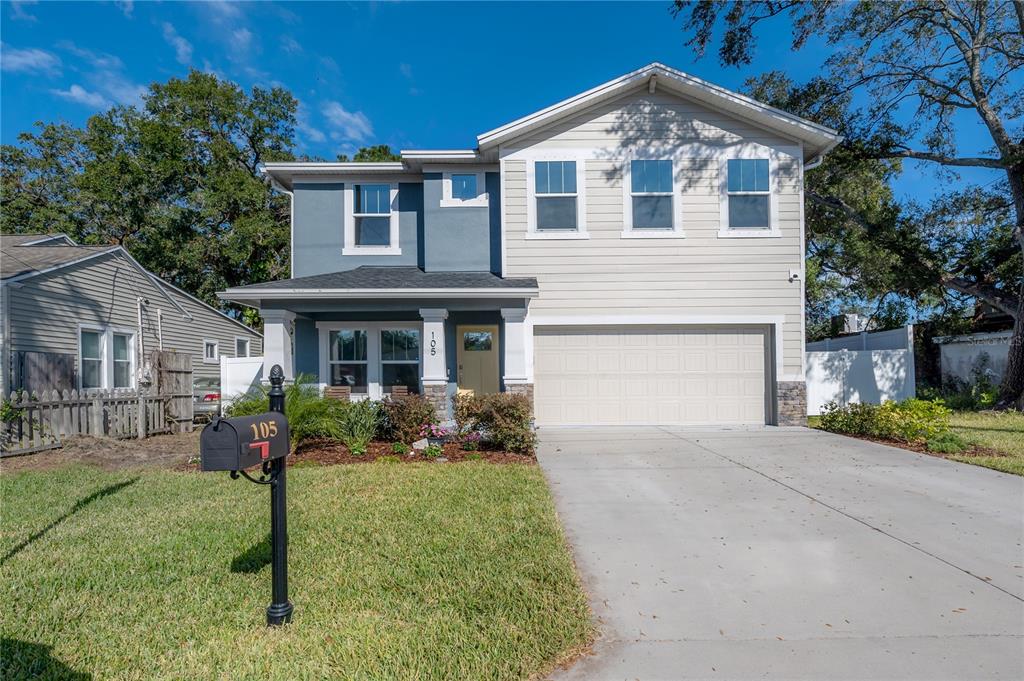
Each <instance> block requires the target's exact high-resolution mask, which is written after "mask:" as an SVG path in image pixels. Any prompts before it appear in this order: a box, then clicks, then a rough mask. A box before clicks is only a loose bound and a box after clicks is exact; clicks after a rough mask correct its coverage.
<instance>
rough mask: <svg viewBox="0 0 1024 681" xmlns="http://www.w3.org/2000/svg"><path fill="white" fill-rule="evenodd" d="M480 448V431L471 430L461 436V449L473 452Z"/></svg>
mask: <svg viewBox="0 0 1024 681" xmlns="http://www.w3.org/2000/svg"><path fill="white" fill-rule="evenodd" d="M479 448H480V433H478V432H476V431H473V432H471V433H467V434H466V436H465V437H463V438H462V449H463V451H467V452H475V451H476V450H477V449H479Z"/></svg>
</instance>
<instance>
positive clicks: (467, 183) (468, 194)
mask: <svg viewBox="0 0 1024 681" xmlns="http://www.w3.org/2000/svg"><path fill="white" fill-rule="evenodd" d="M488 198H489V197H488V194H487V191H486V189H485V180H484V173H483V172H476V171H474V172H470V171H463V172H445V173H443V174H442V175H441V207H442V208H444V207H449V208H458V207H466V206H486V205H487V202H488Z"/></svg>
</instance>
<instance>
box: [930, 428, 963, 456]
mask: <svg viewBox="0 0 1024 681" xmlns="http://www.w3.org/2000/svg"><path fill="white" fill-rule="evenodd" d="M925 446H926V447H927V448H928V451H929V452H935V453H936V454H961V453H963V452H965V451H967V449H968V448H969V447H970V444H969V443H968V442H967V441H966V440H964V439H963V438H962V437H960V436H959V435H957V434H956V433H942V434H941V435H936V436H935V437H933V438H930V439H929V440H928V442H927V443H926V444H925Z"/></svg>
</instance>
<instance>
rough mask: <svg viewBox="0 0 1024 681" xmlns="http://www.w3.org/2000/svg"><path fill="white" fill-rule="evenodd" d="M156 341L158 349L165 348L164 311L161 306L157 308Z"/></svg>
mask: <svg viewBox="0 0 1024 681" xmlns="http://www.w3.org/2000/svg"><path fill="white" fill-rule="evenodd" d="M156 342H157V346H158V349H160V350H163V349H164V311H163V310H162V309H161V308H159V307H158V308H157V309H156Z"/></svg>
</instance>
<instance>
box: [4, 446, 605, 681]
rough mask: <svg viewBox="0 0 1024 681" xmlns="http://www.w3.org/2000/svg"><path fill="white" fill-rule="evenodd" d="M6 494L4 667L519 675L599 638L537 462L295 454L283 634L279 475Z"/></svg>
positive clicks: (187, 476) (153, 475)
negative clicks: (312, 462)
mask: <svg viewBox="0 0 1024 681" xmlns="http://www.w3.org/2000/svg"><path fill="white" fill-rule="evenodd" d="M0 492H2V495H3V496H2V500H3V523H2V527H0V540H2V541H0V554H2V557H0V584H2V586H0V594H2V595H0V600H2V602H3V603H4V608H3V609H2V614H0V634H2V638H3V642H2V650H0V658H2V662H0V677H2V678H4V679H28V678H62V679H64V678H68V679H79V678H81V679H86V678H103V679H110V678H115V679H182V678H221V679H228V678H230V679H236V678H239V679H242V678H250V679H289V680H291V679H320V678H327V677H333V678H345V679H455V678H458V679H463V678H465V679H522V678H529V677H531V676H536V675H538V674H542V673H544V672H545V671H547V670H548V669H550V668H551V667H552V666H553V665H555V664H556V663H558V662H559V661H561V660H564V659H565V658H567V657H570V656H572V655H574V654H575V653H576V652H578V651H579V650H580V649H581V648H583V647H584V646H586V645H587V644H588V642H589V641H590V640H591V638H592V635H593V630H592V625H591V621H590V613H589V610H588V608H587V604H586V596H585V594H584V593H583V591H582V589H581V587H580V585H579V583H578V580H577V577H576V573H575V569H574V567H573V564H572V561H571V558H570V555H569V552H568V549H567V546H566V544H565V541H564V539H563V537H562V534H561V530H560V528H559V525H558V522H557V519H556V517H555V512H554V507H553V505H552V501H551V498H550V495H549V492H548V489H547V486H546V484H545V482H544V479H543V477H542V474H541V471H540V469H539V468H538V467H536V466H521V465H509V466H496V465H491V464H487V463H465V464H455V465H451V464H449V465H435V464H407V465H392V464H386V463H374V464H363V465H358V466H327V467H299V468H295V469H292V470H290V471H289V475H288V492H289V498H288V502H289V504H288V506H289V510H288V513H289V529H290V540H291V541H290V547H289V549H290V555H289V565H290V591H291V593H290V595H291V600H292V602H293V603H294V604H295V615H294V621H293V623H292V624H291V625H289V626H287V627H284V628H281V629H275V630H268V629H267V628H266V626H264V617H265V615H264V611H265V608H266V605H267V604H268V603H269V600H270V566H269V561H270V553H269V537H268V536H267V533H268V529H269V492H268V490H267V488H266V487H257V486H256V485H253V484H251V483H249V482H247V481H245V480H237V481H232V480H230V479H229V478H228V476H227V474H215V473H208V474H194V473H176V472H169V471H115V472H109V471H101V470H98V469H96V468H89V467H84V466H75V467H65V468H60V469H57V470H51V471H31V472H22V473H14V474H11V473H5V474H4V475H2V476H0Z"/></svg>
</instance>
